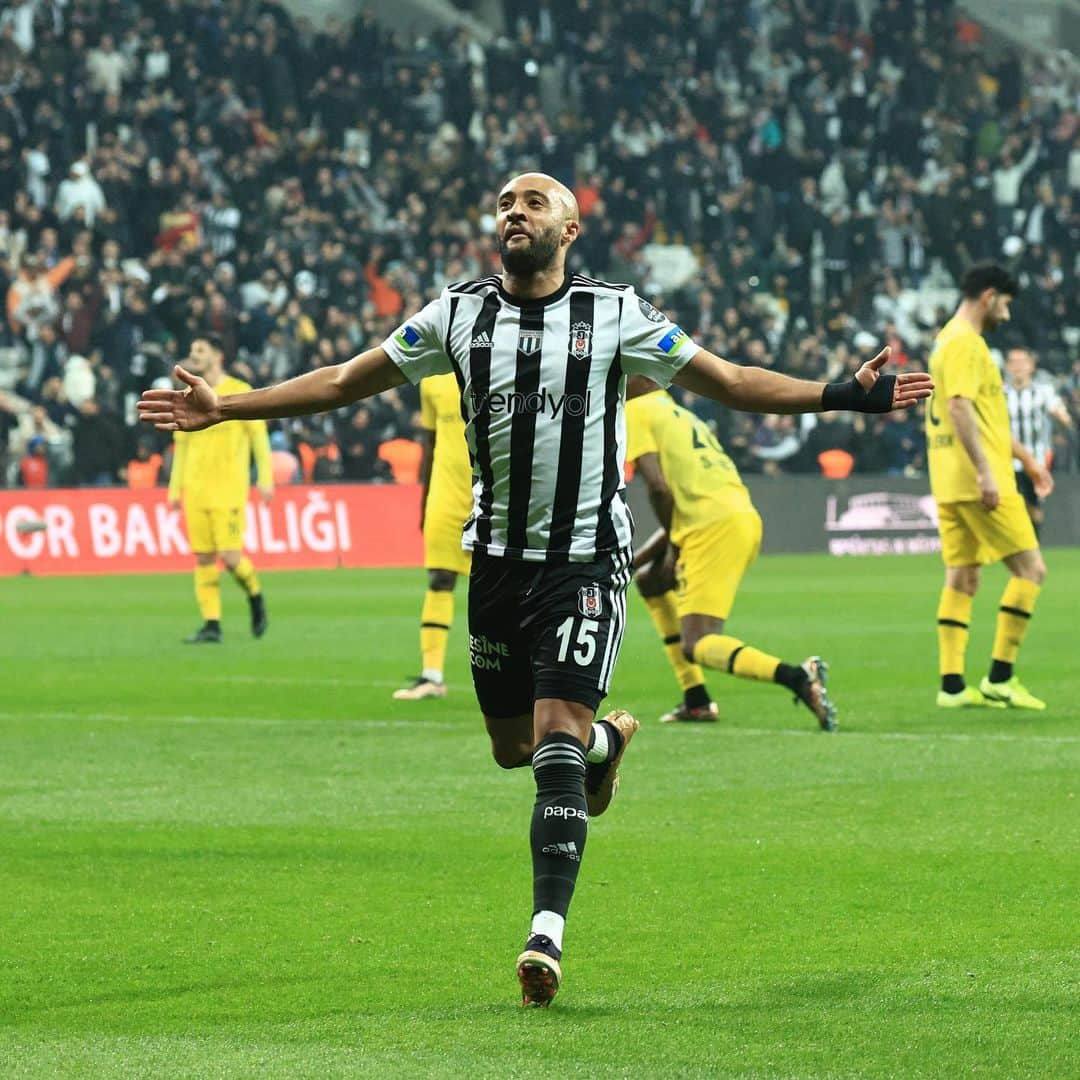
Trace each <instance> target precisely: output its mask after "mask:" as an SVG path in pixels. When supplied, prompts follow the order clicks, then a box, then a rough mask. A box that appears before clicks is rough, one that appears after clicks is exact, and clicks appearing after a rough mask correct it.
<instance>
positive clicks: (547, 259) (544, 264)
mask: <svg viewBox="0 0 1080 1080" xmlns="http://www.w3.org/2000/svg"><path fill="white" fill-rule="evenodd" d="M561 236H562V226H556V225H552V226H551V228H550V229H541V230H540V231H539V232H537V233H536V234H535V235H534V236H532V237H530V239H529V243H528V244H527V245H525V246H522V247H515V248H511V247H509V246H508V245H507V242H506V239H505V238H504V237H502V236H500V237H499V255H500V256H501V257H502V264H503V269H505V270H506V272H507V273H508V274H512V275H513V276H514V277H529V276H530V275H532V274H538V273H540V271H541V270H547V269H548V267H550V266H551V264H552V263H553V262H554V261H555V255H556V253H557V252H558V250H559V239H560V237H561Z"/></svg>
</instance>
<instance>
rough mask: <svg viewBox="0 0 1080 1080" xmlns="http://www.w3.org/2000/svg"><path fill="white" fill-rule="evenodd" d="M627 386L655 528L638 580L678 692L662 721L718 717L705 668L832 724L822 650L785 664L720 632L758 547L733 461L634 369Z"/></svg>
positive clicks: (630, 443) (639, 558) (757, 528)
mask: <svg viewBox="0 0 1080 1080" xmlns="http://www.w3.org/2000/svg"><path fill="white" fill-rule="evenodd" d="M626 389H627V395H626V396H627V402H626V457H627V460H628V461H633V462H634V463H635V467H636V469H637V471H638V472H639V473H640V474H641V476H642V477H643V478H644V480H645V484H646V486H647V488H648V492H649V501H650V503H651V504H652V508H653V511H654V512H655V514H656V517H657V520H658V521H659V522H660V525H661V529H660V530H659V531H658V532H657V533H656V534H655V535H654V536H653V537H651V538H650V539H649V541H648V542H647V543H646V544H645V545H644V546H643V547H642V548H641V549H640V550H639V551H638V552H637V554H635V556H634V569H635V570H637V571H638V573H637V575H636V577H635V581H636V583H637V586H638V591H639V592H640V593H641V597H642V599H643V600H644V601H645V606H646V607H647V608H648V609H649V615H650V616H651V617H652V621H653V625H654V626H655V627H656V630H657V633H659V635H660V640H661V641H663V643H664V647H665V650H666V651H667V655H668V659H669V660H670V662H671V666H672V668H674V670H675V677H676V679H677V680H678V682H679V685H680V686H681V687H682V691H683V701H682V703H681V704H680V705H678V706H677V707H676V708H675V709H674V710H673V711H672V712H669V713H667V714H665V715H664V716H662V717H660V721H661V723H673V722H678V721H702V720H703V721H710V720H715V719H716V717H717V715H718V710H717V708H716V703H715V702H714V701H712V700H711V699H710V697H709V692H708V690H706V688H705V678H704V675H703V673H702V670H701V667H702V666H704V667H708V668H713V669H716V670H719V671H726V672H728V673H730V674H732V675H738V676H739V677H740V678H743V679H756V680H757V681H758V682H767V683H777V684H779V685H780V686H784V687H787V689H788V690H790V691H791V692H792V693H793V694H794V695H795V699H796V701H802V702H803V704H805V705H806V707H807V708H808V709H809V710H810V711H811V712H812V713H813V714H814V716H815V717H816V718H817V722H818V724H819V725H820V727H821V729H822V730H823V731H835V730H836V708H835V707H834V705H833V704H832V702H831V701H830V700H829V695H828V692H827V691H826V688H825V677H826V673H827V671H828V665H827V664H826V663H825V662H824V661H823V660H822V659H821V658H820V657H818V656H811V657H810V658H809V659H808V660H806V661H805V662H804V663H802V664H785V663H784V662H783V661H782V660H781V659H780V658H779V657H776V656H770V655H769V654H768V653H764V652H762V651H761V650H760V649H756V648H754V647H753V646H752V645H747V644H746V643H745V642H743V641H740V640H739V639H738V638H734V637H731V636H730V635H728V634H725V633H724V623H725V621H726V620H727V618H728V616H729V615H730V614H731V608H732V605H733V604H734V602H735V593H736V590H737V589H738V588H739V582H740V581H741V580H742V576H743V574H745V573H746V571H747V570H749V569H750V567H751V566H752V565H753V562H754V560H755V559H756V558H757V554H758V549H759V548H760V546H761V517H760V516H759V515H758V512H757V510H755V509H754V504H753V503H752V502H751V501H750V492H748V491H747V490H746V488H745V486H744V485H743V482H742V480H741V479H740V478H739V474H738V472H737V470H736V469H735V465H734V463H733V462H732V460H731V458H729V457H728V456H727V454H725V453H724V450H723V447H721V445H720V444H719V442H717V440H716V437H715V436H714V435H713V433H712V432H711V431H710V430H709V428H708V427H707V426H706V424H705V423H704V422H703V421H701V420H699V419H698V418H697V417H696V416H694V414H693V413H691V412H688V411H687V410H686V409H684V408H682V407H681V406H680V405H677V404H676V403H675V401H674V399H673V398H672V397H671V395H670V394H669V393H668V392H667V391H666V390H661V389H660V387H658V386H657V385H656V383H654V382H653V381H651V380H650V379H646V378H644V377H643V376H641V375H631V376H630V378H629V379H628V380H627V386H626ZM672 545H674V546H675V548H676V549H677V552H678V554H677V559H678V561H677V562H676V561H675V558H676V555H675V550H674V549H673V547H672ZM676 579H677V580H678V591H677V593H676V590H675V588H674V584H675V581H676Z"/></svg>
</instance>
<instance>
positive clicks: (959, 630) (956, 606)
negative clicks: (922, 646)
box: [937, 585, 972, 676]
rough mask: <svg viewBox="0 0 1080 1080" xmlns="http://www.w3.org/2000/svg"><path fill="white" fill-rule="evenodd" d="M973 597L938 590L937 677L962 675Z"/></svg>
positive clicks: (946, 589)
mask: <svg viewBox="0 0 1080 1080" xmlns="http://www.w3.org/2000/svg"><path fill="white" fill-rule="evenodd" d="M971 603H972V597H970V596H968V594H967V593H962V592H959V591H957V590H956V589H950V588H949V587H948V586H947V585H946V586H945V588H944V589H942V590H941V600H940V601H939V602H938V609H937V638H938V658H939V661H940V663H939V667H940V671H939V674H940V675H960V676H963V674H964V653H966V652H967V643H968V627H969V626H970V625H971Z"/></svg>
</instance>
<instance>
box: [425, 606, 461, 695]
mask: <svg viewBox="0 0 1080 1080" xmlns="http://www.w3.org/2000/svg"><path fill="white" fill-rule="evenodd" d="M453 621H454V594H453V593H452V592H435V590H434V589H428V591H427V592H426V593H425V594H424V609H423V611H422V612H421V613H420V656H421V657H422V660H423V665H424V671H423V675H424V677H425V678H427V677H429V676H433V675H438V676H439V678H442V673H443V666H444V665H445V663H446V643H447V639H448V638H449V637H450V624H451V623H452V622H453Z"/></svg>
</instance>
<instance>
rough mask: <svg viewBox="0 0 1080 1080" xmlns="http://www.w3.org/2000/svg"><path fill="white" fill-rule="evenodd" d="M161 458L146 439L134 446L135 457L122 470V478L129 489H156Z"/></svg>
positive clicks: (159, 475) (159, 474) (140, 440)
mask: <svg viewBox="0 0 1080 1080" xmlns="http://www.w3.org/2000/svg"><path fill="white" fill-rule="evenodd" d="M163 460H164V459H163V458H162V456H161V454H159V453H158V452H157V451H156V450H155V449H154V446H153V444H152V443H151V442H149V441H148V440H147V439H146V438H142V439H139V441H138V442H137V443H136V444H135V456H134V457H133V458H132V459H131V460H130V461H129V462H128V463H127V465H126V466H125V467H124V469H123V470H122V478H123V479H124V480H126V481H127V486H128V487H129V488H152V487H157V485H158V481H159V479H160V477H161V466H162V464H163Z"/></svg>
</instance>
